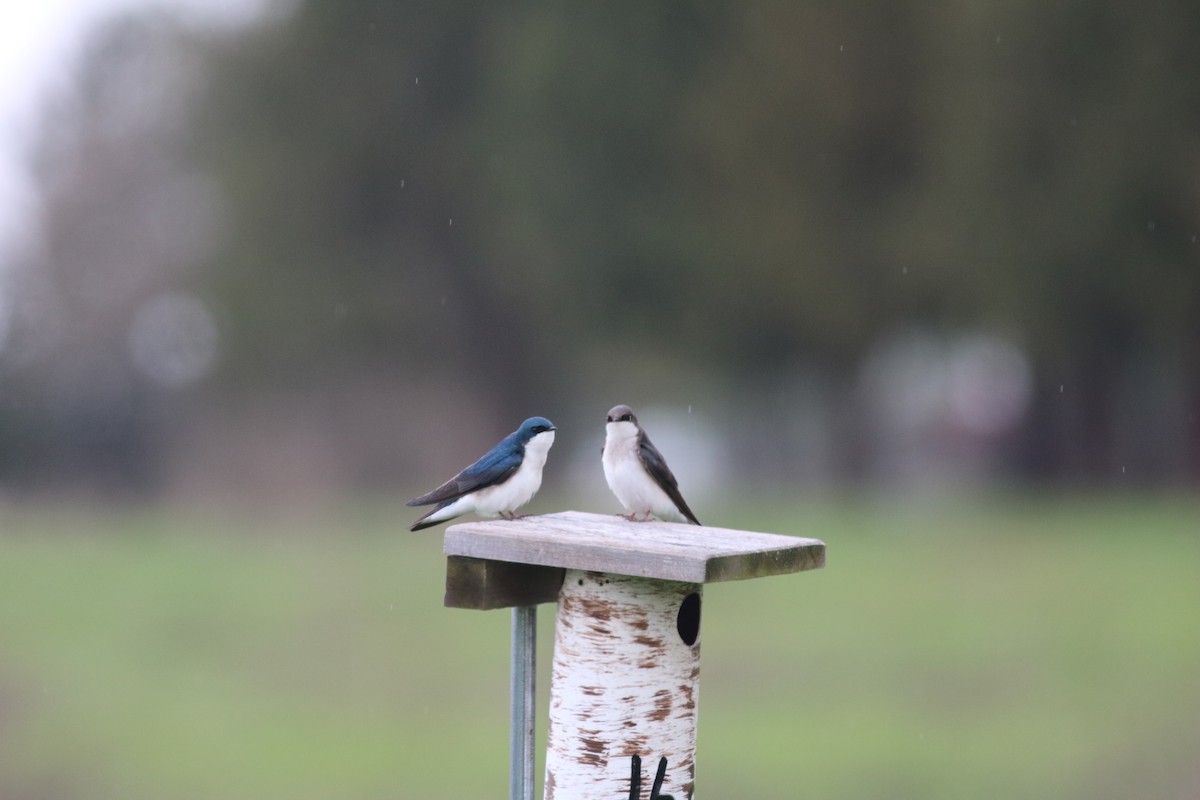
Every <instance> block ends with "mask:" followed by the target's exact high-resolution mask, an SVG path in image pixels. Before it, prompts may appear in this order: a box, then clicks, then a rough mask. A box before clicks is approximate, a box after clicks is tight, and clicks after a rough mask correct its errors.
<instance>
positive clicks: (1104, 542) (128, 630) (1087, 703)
mask: <svg viewBox="0 0 1200 800" xmlns="http://www.w3.org/2000/svg"><path fill="white" fill-rule="evenodd" d="M749 508H750V507H749V506H747V507H746V508H742V509H738V508H723V509H720V510H719V511H718V512H717V513H710V514H709V515H708V516H710V517H712V520H711V521H712V523H713V524H717V525H724V526H729V527H744V528H751V529H757V530H768V531H776V532H781V533H793V534H798V535H808V536H815V537H818V538H821V539H824V540H825V541H826V543H827V544H828V548H829V550H828V566H827V568H826V569H825V570H822V571H819V572H812V573H805V574H801V575H793V576H784V577H776V578H769V579H765V580H759V581H750V582H745V583H730V584H718V585H714V586H711V587H708V589H706V591H705V599H704V619H703V629H702V641H703V659H702V662H703V680H702V690H701V700H700V741H699V756H698V776H697V778H698V790H697V795H698V796H699V797H713V798H717V797H729V798H751V797H754V798H793V797H806V798H822V799H824V800H830V799H832V798H846V799H847V800H850V799H851V798H853V799H854V800H865V799H866V798H888V799H889V800H895V798H922V799H923V800H928V799H931V798H946V799H947V800H949V799H950V798H953V799H954V800H962V799H963V798H999V797H1020V798H1047V799H1049V798H1054V799H1055V800H1062V799H1063V798H1068V799H1070V798H1080V800H1082V798H1089V799H1094V798H1131V797H1138V798H1143V797H1145V798H1149V797H1153V798H1181V799H1183V798H1193V797H1196V796H1200V762H1198V761H1197V759H1196V756H1197V755H1198V754H1200V575H1198V573H1200V503H1198V502H1197V500H1196V499H1195V498H1190V499H1189V498H1182V497H1179V496H1174V497H1155V498H1135V497H1121V498H1103V499H1092V500H1085V499H1080V498H1076V499H1066V500H1053V499H1045V498H1040V499H1035V498H1005V499H995V498H993V499H984V500H977V501H974V502H969V503H968V502H960V503H952V504H948V503H934V502H930V503H928V504H916V503H912V502H909V503H899V502H889V501H887V500H875V501H871V502H866V501H863V502H849V501H847V502H823V503H812V502H805V503H797V504H796V506H795V507H789V506H787V505H785V504H775V505H774V506H772V508H773V509H774V510H773V511H772V512H771V513H762V512H761V510H760V511H757V512H754V513H750V512H749ZM534 510H535V511H536V510H546V509H545V508H544V507H542V506H541V505H540V504H539V505H538V507H536V508H535V509H534ZM409 511H410V510H409V509H403V508H400V507H398V506H382V505H378V504H376V505H371V504H366V505H365V506H364V507H362V508H357V509H355V510H354V511H351V512H348V513H334V512H332V511H330V512H327V513H321V514H318V515H316V516H315V517H304V518H303V521H298V520H295V519H293V520H290V521H289V520H283V519H276V518H271V517H267V516H257V515H252V514H245V515H239V514H237V513H234V512H226V513H218V514H212V513H196V512H174V513H172V512H167V511H145V510H140V511H138V510H119V511H117V510H107V511H105V510H79V509H76V510H73V511H72V510H61V509H56V510H36V509H23V508H17V509H11V508H10V509H8V510H6V512H5V522H4V523H3V527H2V530H0V797H2V798H5V800H26V799H29V800H33V799H36V800H55V799H56V798H88V800H107V799H108V798H114V799H115V798H121V799H122V800H129V799H130V798H172V799H173V800H175V799H179V800H184V799H186V798H222V800H232V799H235V798H247V799H249V798H254V800H266V799H268V798H289V800H303V799H306V798H313V799H314V800H315V799H316V798H322V799H324V798H333V797H336V798H403V799H407V798H421V799H422V800H436V799H438V798H446V799H447V800H449V799H450V798H454V799H455V800H458V799H459V798H466V797H504V796H506V791H507V774H506V771H507V741H506V736H507V729H506V720H507V713H508V709H507V684H508V676H507V669H508V650H507V648H508V624H509V617H508V614H507V612H504V611H496V612H485V613H480V612H470V611H458V610H447V609H444V608H442V605H441V597H442V577H443V561H442V557H441V555H440V545H441V536H440V530H439V531H427V532H424V533H423V534H409V533H407V531H406V530H405V527H406V523H407V522H408V521H409V518H410V517H411V514H410V513H408V512H409ZM706 521H707V519H706ZM552 617H553V609H552V607H551V606H543V607H542V613H541V618H540V622H541V641H540V648H539V649H540V652H541V668H542V673H543V680H542V685H541V687H540V689H541V693H542V698H543V699H542V702H541V707H540V708H539V712H540V714H541V717H542V720H543V723H542V727H543V731H542V734H543V735H544V711H545V701H544V697H545V692H546V689H547V685H546V679H545V677H544V676H545V673H546V670H547V667H548V662H549V652H550V644H551V636H552ZM614 800H617V799H616V798H614Z"/></svg>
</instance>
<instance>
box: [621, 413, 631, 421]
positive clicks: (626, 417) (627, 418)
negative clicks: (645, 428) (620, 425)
mask: <svg viewBox="0 0 1200 800" xmlns="http://www.w3.org/2000/svg"><path fill="white" fill-rule="evenodd" d="M621 422H633V414H622V415H621Z"/></svg>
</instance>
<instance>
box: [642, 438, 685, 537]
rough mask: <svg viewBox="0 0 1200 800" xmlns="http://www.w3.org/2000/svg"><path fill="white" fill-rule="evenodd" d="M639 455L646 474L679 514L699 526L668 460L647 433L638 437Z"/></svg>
mask: <svg viewBox="0 0 1200 800" xmlns="http://www.w3.org/2000/svg"><path fill="white" fill-rule="evenodd" d="M637 454H638V460H639V461H641V462H642V466H643V467H645V468H646V472H648V473H650V477H651V478H653V479H654V482H655V483H657V484H658V486H659V488H661V489H662V490H663V491H664V492H666V493H667V497H669V498H671V502H672V503H674V504H675V507H676V508H678V509H679V513H680V514H683V515H684V516H685V517H687V519H688V522H690V523H692V524H693V525H699V524H700V520H698V519H696V515H695V514H693V513H692V510H691V509H690V508H688V504H687V501H686V500H684V499H683V495H682V494H680V493H679V481H677V480H675V475H674V474H673V473H672V472H671V468H670V467H668V466H667V460H666V459H665V458H663V454H662V453H660V452H658V448H657V447H655V446H654V443H653V442H651V441H650V437H649V436H647V435H646V432H645V431H642V432H641V433H640V434H639V435H638V449H637Z"/></svg>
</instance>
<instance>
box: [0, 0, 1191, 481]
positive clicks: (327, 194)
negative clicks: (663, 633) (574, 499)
mask: <svg viewBox="0 0 1200 800" xmlns="http://www.w3.org/2000/svg"><path fill="white" fill-rule="evenodd" d="M268 8H272V7H268ZM1198 34H1200V13H1197V12H1196V11H1195V10H1194V9H1193V8H1192V7H1191V6H1190V5H1189V4H1187V3H1182V2H1161V3H1155V4H1152V5H1151V6H1148V7H1145V8H1137V9H1134V8H1133V7H1131V6H1129V5H1128V4H1124V3H1071V2H1068V3H1057V4H1053V5H1049V6H1048V5H1046V4H1041V3H1016V4H1013V3H1008V4H990V5H989V4H982V5H981V4H968V5H963V4H934V5H922V4H917V3H901V4H896V3H880V2H864V3H856V4H853V5H851V6H844V7H834V6H830V5H829V4H819V3H769V2H762V3H760V2H751V3H739V4H729V3H712V2H701V3H681V2H667V3H658V4H649V5H647V4H638V3H626V4H621V5H619V6H617V7H607V6H606V7H604V8H602V9H601V8H585V7H583V6H571V5H568V6H562V5H561V4H551V3H519V4H515V5H511V6H506V7H496V6H495V5H494V4H487V3H471V2H455V3H390V2H369V1H368V0H346V1H345V2H340V3H336V4H334V3H320V2H295V3H290V4H287V5H285V6H278V7H273V10H268V11H266V12H264V13H263V15H262V16H261V17H260V18H257V19H256V20H255V21H254V22H252V23H250V24H246V25H241V26H237V27H235V28H232V29H229V28H216V29H200V28H197V27H195V26H186V25H182V24H179V23H178V22H177V21H176V20H174V18H173V17H171V15H169V14H168V13H166V12H164V11H162V10H158V11H142V12H138V13H136V14H128V15H126V16H124V17H122V18H118V19H115V20H113V21H111V22H110V23H108V24H107V26H106V27H104V28H103V29H101V30H99V31H97V32H96V34H95V35H94V37H93V40H92V44H91V47H90V49H89V50H88V52H87V54H86V56H85V57H84V59H83V60H82V62H81V64H80V66H79V70H78V72H79V80H78V81H77V82H76V83H75V85H74V87H73V88H72V89H71V90H70V91H68V92H65V93H63V94H62V95H61V96H59V97H57V98H56V101H55V102H54V103H53V104H52V105H50V106H49V108H48V112H47V115H46V123H45V130H44V136H43V137H41V139H40V143H39V146H38V148H37V151H36V152H35V153H33V154H32V158H33V159H34V161H35V163H36V164H37V165H38V169H39V173H38V174H39V176H40V178H41V183H42V186H43V187H44V191H43V214H42V218H41V222H40V237H39V246H38V247H36V248H33V249H30V250H29V251H28V252H26V253H24V254H23V255H22V257H21V258H10V259H9V263H8V265H7V269H6V270H5V273H4V274H5V292H4V299H5V300H6V305H7V309H8V313H7V315H6V323H7V324H6V339H5V345H4V349H3V351H2V352H0V368H2V369H3V375H2V377H3V380H4V382H5V385H6V387H7V391H6V392H5V393H4V397H3V399H2V402H3V405H2V406H0V452H2V453H4V454H5V456H4V457H3V460H2V463H0V479H3V480H4V482H5V483H6V484H7V485H10V486H17V487H21V486H33V487H44V486H50V487H51V488H58V489H63V488H69V487H74V488H78V487H80V486H86V487H91V488H93V489H100V490H103V491H110V490H116V491H120V492H131V493H137V494H147V493H149V494H152V495H154V494H163V493H166V494H179V495H183V496H190V495H194V494H200V495H202V496H210V495H213V494H216V495H217V496H227V495H229V494H230V493H243V494H245V495H247V496H248V497H250V498H262V497H275V496H278V497H282V498H284V499H287V498H290V497H294V496H311V495H312V494H313V493H317V494H320V493H321V492H324V491H329V490H333V491H343V490H347V489H361V488H363V487H374V488H385V487H394V486H396V485H398V484H405V483H409V482H419V483H421V484H422V485H423V484H424V483H427V482H428V480H429V474H430V472H431V470H430V465H433V467H434V469H433V470H432V472H434V473H435V474H438V475H440V474H441V473H442V472H444V471H446V470H449V469H454V468H456V466H458V462H459V461H461V460H462V458H463V453H464V452H466V451H473V450H474V449H477V448H478V446H479V442H481V441H482V442H486V441H490V440H492V439H494V438H496V437H498V435H500V434H502V433H504V432H506V431H508V430H511V428H512V427H515V425H516V422H517V421H519V420H520V419H521V418H523V417H525V416H527V415H529V414H531V413H544V414H547V415H549V416H551V417H553V418H555V419H556V420H559V421H561V422H564V423H568V425H567V426H566V427H565V429H564V432H563V433H564V436H563V437H562V438H563V439H565V441H560V449H570V448H572V447H575V448H576V449H582V450H586V451H590V450H591V449H592V447H593V445H595V444H597V443H598V440H599V435H600V433H599V421H600V415H601V414H602V412H603V411H604V410H605V409H606V408H608V407H609V406H610V405H612V404H613V403H616V402H622V401H624V402H630V403H633V404H634V405H635V406H637V405H647V404H648V405H652V406H660V407H665V408H671V409H674V410H675V411H682V409H683V407H684V406H685V405H686V406H688V407H689V411H692V412H694V415H695V417H694V419H692V420H691V421H690V423H689V424H690V425H691V430H690V431H689V432H688V434H689V435H690V436H691V437H693V438H698V439H704V440H706V441H710V442H711V443H712V447H713V448H715V449H714V452H721V453H723V454H725V455H726V456H727V457H729V458H731V459H733V460H734V463H737V464H738V465H739V466H740V467H741V468H742V470H743V471H742V473H741V474H745V475H748V476H750V477H752V478H753V479H754V480H756V481H759V482H760V483H766V484H768V485H776V486H784V487H794V486H795V485H797V484H798V483H799V484H813V485H829V484H832V485H859V484H862V483H863V482H868V483H869V482H885V483H896V482H899V483H900V484H901V485H910V484H913V483H938V482H947V481H950V482H961V481H963V480H964V478H963V476H970V480H973V481H976V482H992V481H995V480H998V479H999V480H1003V481H1008V482H1012V481H1018V482H1027V483H1035V482H1043V481H1051V482H1054V483H1057V484H1062V483H1068V484H1073V485H1077V484H1084V485H1100V486H1112V485H1139V486H1146V485H1157V484H1161V483H1163V482H1167V483H1172V484H1181V483H1188V484H1194V482H1195V478H1196V476H1197V474H1200V421H1198V416H1197V415H1198V409H1200V352H1198V346H1200V323H1198V320H1200V266H1198V265H1200V244H1198V243H1197V241H1196V236H1197V233H1198V232H1200V140H1198V139H1197V136H1196V131H1197V130H1200V120H1198V116H1200V96H1198V94H1200V83H1198V82H1197V81H1196V80H1195V78H1194V76H1195V75H1196V74H1200V50H1198V49H1197V48H1196V47H1195V46H1194V44H1195V41H1196V40H1197V35H1198ZM728 420H734V423H733V424H729V422H728ZM749 421H752V424H746V423H747V422H749ZM572 428H575V429H576V430H579V431H581V433H579V434H578V436H577V437H576V438H574V439H572V438H571V436H572V434H571V431H572ZM747 429H749V430H747ZM582 431H586V433H583V432H582ZM434 432H437V433H438V436H437V437H435V436H434V435H433V433H434ZM443 434H444V435H445V436H446V437H448V438H449V440H450V444H451V445H452V446H451V447H447V443H446V441H445V440H443V439H442V435H443ZM460 448H461V449H460ZM448 451H449V452H448ZM297 487H300V488H299V489H297Z"/></svg>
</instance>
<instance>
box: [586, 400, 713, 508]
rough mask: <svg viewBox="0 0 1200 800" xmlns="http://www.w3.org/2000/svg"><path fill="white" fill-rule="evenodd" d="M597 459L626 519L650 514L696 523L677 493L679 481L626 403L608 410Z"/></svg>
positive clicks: (685, 503) (680, 495)
mask: <svg viewBox="0 0 1200 800" xmlns="http://www.w3.org/2000/svg"><path fill="white" fill-rule="evenodd" d="M600 461H601V463H602V464H603V465H604V478H605V480H607V481H608V488H610V489H612V493H613V494H615V495H616V496H617V499H618V500H620V501H621V505H623V506H625V510H626V511H628V512H629V514H628V515H627V517H626V518H627V519H630V520H637V519H638V518H639V517H640V518H641V519H642V520H643V521H644V520H648V519H650V516H651V515H652V514H653V515H654V516H655V517H658V518H659V519H661V520H665V521H668V522H690V523H692V524H693V525H699V524H700V520H698V519H696V515H695V514H693V513H692V510H691V509H690V508H688V504H687V502H686V501H684V499H683V495H682V494H680V493H679V482H678V481H676V480H675V476H674V475H673V474H671V468H670V467H668V466H667V461H666V459H665V458H663V456H662V453H660V452H658V448H657V447H655V446H654V444H653V443H651V441H650V437H648V436H646V431H644V430H642V426H641V425H640V424H638V420H637V417H635V416H634V414H633V409H631V408H630V407H629V406H625V405H621V406H615V407H614V408H613V409H612V410H611V411H609V412H608V424H607V425H605V435H604V451H603V453H602V455H601V457H600Z"/></svg>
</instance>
